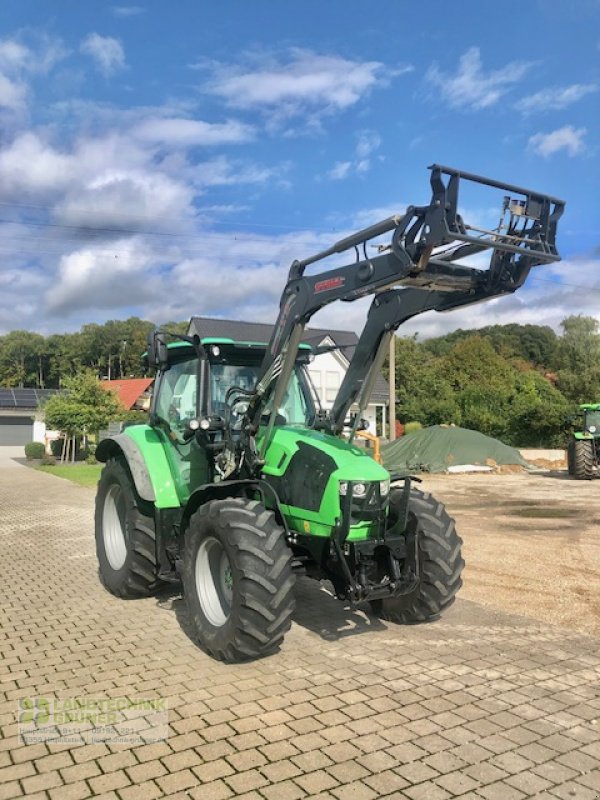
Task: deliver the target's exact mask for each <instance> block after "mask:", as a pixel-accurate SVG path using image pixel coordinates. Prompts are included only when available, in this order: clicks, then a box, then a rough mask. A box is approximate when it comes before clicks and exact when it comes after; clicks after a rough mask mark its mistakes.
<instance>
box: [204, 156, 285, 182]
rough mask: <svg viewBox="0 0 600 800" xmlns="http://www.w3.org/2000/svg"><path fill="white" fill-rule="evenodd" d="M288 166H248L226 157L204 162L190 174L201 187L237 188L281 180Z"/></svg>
mask: <svg viewBox="0 0 600 800" xmlns="http://www.w3.org/2000/svg"><path fill="white" fill-rule="evenodd" d="M285 170H286V165H285V164H284V165H282V166H280V167H263V166H260V165H258V164H246V163H243V162H239V161H233V160H230V159H228V158H227V157H226V156H219V157H218V158H214V159H211V160H210V161H204V162H201V163H200V164H196V165H195V166H194V167H192V168H190V171H189V174H190V177H191V178H192V180H193V181H194V183H195V184H196V185H198V186H200V187H208V186H235V185H237V184H244V183H265V182H266V181H268V180H272V179H281V177H282V173H283V172H285Z"/></svg>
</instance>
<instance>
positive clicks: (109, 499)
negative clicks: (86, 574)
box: [95, 459, 160, 598]
mask: <svg viewBox="0 0 600 800" xmlns="http://www.w3.org/2000/svg"><path fill="white" fill-rule="evenodd" d="M95 523H96V553H97V556H98V566H99V572H100V579H101V580H102V583H103V584H104V586H105V587H106V588H107V589H108V591H109V592H111V593H112V594H114V595H116V596H117V597H125V598H130V597H147V596H148V595H150V594H152V593H153V592H154V591H155V589H157V588H158V586H159V584H160V581H159V580H158V579H157V566H156V545H155V539H156V534H155V528H154V519H153V516H152V507H151V506H150V505H149V504H145V503H144V502H143V501H142V500H141V499H140V498H139V497H138V496H137V493H136V491H135V488H134V486H133V481H132V478H131V475H130V473H129V470H128V469H127V467H126V466H125V465H124V464H123V463H122V462H121V461H117V460H116V459H111V460H110V461H108V462H107V463H106V466H105V467H104V469H103V470H102V474H101V475H100V481H99V483H98V491H97V494H96V515H95Z"/></svg>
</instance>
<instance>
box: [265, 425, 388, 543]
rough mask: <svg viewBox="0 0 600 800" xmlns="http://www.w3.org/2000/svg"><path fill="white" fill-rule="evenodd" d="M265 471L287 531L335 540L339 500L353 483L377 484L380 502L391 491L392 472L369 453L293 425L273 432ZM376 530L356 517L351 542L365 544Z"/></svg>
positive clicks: (370, 523) (334, 437)
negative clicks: (329, 537)
mask: <svg viewBox="0 0 600 800" xmlns="http://www.w3.org/2000/svg"><path fill="white" fill-rule="evenodd" d="M262 472H263V477H264V478H265V480H266V481H267V482H268V483H269V484H271V486H272V487H273V489H275V491H276V492H277V495H278V497H279V501H280V505H281V508H282V510H283V512H284V514H285V515H286V519H287V522H288V525H289V527H290V528H292V529H293V530H296V531H298V532H299V533H304V534H311V535H316V536H330V535H331V532H332V530H333V529H334V527H335V525H336V521H337V520H339V519H340V517H341V505H340V496H341V495H342V494H345V493H346V491H347V487H348V484H349V482H350V481H352V482H353V485H356V484H357V483H363V484H365V483H366V484H370V485H373V484H376V487H375V492H376V496H377V497H378V498H379V497H380V496H381V495H380V493H381V492H383V493H384V494H383V497H385V496H387V492H388V491H389V477H390V475H389V472H388V471H387V470H386V469H384V467H382V466H381V464H378V463H377V462H376V461H375V460H374V459H373V458H371V456H370V455H369V453H368V451H367V450H365V449H364V448H361V447H356V446H354V445H351V444H348V442H345V441H343V440H342V439H338V438H337V437H336V436H331V435H330V434H326V433H321V432H319V431H313V430H310V429H307V428H301V427H294V426H291V425H289V426H288V425H284V426H281V427H277V428H274V429H273V434H272V438H271V443H270V445H269V447H268V449H267V453H266V463H265V466H264V467H263V470H262ZM344 484H345V488H344ZM353 491H354V490H353ZM372 525H373V523H372V522H370V521H368V520H367V519H365V520H361V518H360V516H358V517H356V518H355V519H354V521H353V524H352V526H351V528H350V531H349V535H348V539H349V540H354V539H364V538H365V537H367V536H368V535H369V532H370V530H371V528H372Z"/></svg>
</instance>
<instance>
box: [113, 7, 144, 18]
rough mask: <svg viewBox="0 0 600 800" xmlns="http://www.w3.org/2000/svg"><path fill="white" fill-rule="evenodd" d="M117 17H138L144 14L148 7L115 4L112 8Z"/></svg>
mask: <svg viewBox="0 0 600 800" xmlns="http://www.w3.org/2000/svg"><path fill="white" fill-rule="evenodd" d="M111 11H112V13H113V14H114V15H115V17H137V16H139V14H143V13H144V12H145V11H146V9H145V8H142V7H141V6H113V7H112V8H111Z"/></svg>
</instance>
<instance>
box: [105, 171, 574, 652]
mask: <svg viewBox="0 0 600 800" xmlns="http://www.w3.org/2000/svg"><path fill="white" fill-rule="evenodd" d="M465 182H466V183H471V184H475V185H476V186H477V187H479V188H481V187H484V188H485V189H491V190H498V189H500V190H502V191H503V192H509V193H510V194H508V195H504V197H503V200H502V206H501V221H500V223H499V224H498V226H497V227H496V228H495V229H493V230H486V229H482V228H474V227H472V226H468V225H467V224H465V222H464V220H463V218H462V216H461V215H460V214H459V211H458V197H459V186H461V185H463V184H464V183H465ZM431 190H432V193H431V200H430V202H429V203H428V204H427V205H424V206H409V208H408V209H407V210H406V212H405V213H404V214H403V215H398V216H393V217H389V218H388V219H385V220H382V221H381V222H379V223H377V224H375V225H372V226H370V227H369V228H366V229H364V230H361V231H358V232H357V233H355V234H353V235H351V236H348V237H346V238H345V239H342V240H341V241H339V242H337V243H336V244H335V245H333V247H331V248H329V249H328V250H325V251H323V252H320V253H317V254H315V255H313V256H311V257H309V258H307V259H305V260H303V261H294V262H293V264H292V265H291V268H290V271H289V275H288V281H287V284H286V286H285V288H284V290H283V294H282V297H281V302H280V310H279V315H278V318H277V320H276V322H275V325H274V328H273V333H272V335H271V338H270V341H269V342H267V343H262V344H261V343H255V342H238V341H232V340H231V339H223V338H218V339H217V338H212V339H211V338H204V339H199V338H198V337H188V336H176V335H171V334H169V333H167V332H165V331H155V332H154V334H153V335H152V336H151V338H150V341H149V346H148V353H147V359H148V363H149V365H150V366H151V367H152V368H154V369H156V371H157V375H156V381H155V389H154V395H153V399H152V406H151V410H150V417H149V423H148V424H147V425H132V426H129V427H127V428H126V429H125V430H124V431H123V433H121V434H119V435H118V436H114V437H112V438H109V439H105V440H103V441H102V442H101V443H100V445H99V447H98V450H97V453H96V455H97V457H98V459H99V460H101V461H104V462H106V466H105V468H104V470H103V472H102V476H101V478H100V482H99V484H98V493H97V499H96V547H97V554H98V560H99V567H100V577H101V579H102V581H103V583H104V585H105V586H106V588H107V589H108V590H109V591H111V592H113V594H115V595H117V596H120V597H126V598H130V597H138V596H144V595H148V594H151V593H152V592H154V591H155V589H157V587H158V586H159V585H160V584H161V583H163V582H165V581H167V582H169V581H179V580H181V581H182V583H183V592H184V596H185V600H186V604H187V608H188V612H189V617H190V620H191V622H192V624H193V627H194V629H195V631H196V634H197V637H198V640H199V641H200V643H201V645H202V646H203V647H204V648H205V649H206V650H207V651H208V652H209V653H211V654H212V655H213V656H214V657H216V658H219V659H222V660H225V661H239V660H242V659H248V658H255V657H259V656H263V655H266V654H269V653H271V652H273V651H274V650H275V649H276V648H277V647H278V646H279V645H280V643H281V641H282V639H283V636H284V634H285V632H286V631H287V630H288V628H289V627H290V622H291V617H292V613H293V609H294V582H295V579H296V576H297V575H307V576H309V577H312V578H315V579H317V580H323V579H324V580H327V581H329V582H330V583H331V584H332V585H333V589H334V591H335V594H336V596H337V597H338V598H340V599H341V600H342V601H343V602H345V603H349V604H351V605H354V604H358V603H365V602H367V603H370V605H371V609H372V610H373V612H374V613H376V614H378V615H380V616H381V617H383V618H384V619H387V620H390V621H392V622H398V623H411V622H425V621H428V620H433V619H436V618H437V617H438V616H439V615H440V613H441V612H442V611H443V610H444V609H446V608H447V607H448V606H449V605H450V604H451V603H452V602H453V600H454V598H455V596H456V593H457V592H458V590H459V588H460V586H461V572H462V568H463V563H464V562H463V560H462V557H461V540H460V539H459V537H458V535H457V533H456V530H455V527H454V521H453V520H452V518H451V517H450V516H449V515H448V513H447V512H446V510H445V508H444V506H443V505H442V503H440V502H438V501H437V500H435V499H434V498H433V497H432V496H431V495H430V494H429V493H427V492H423V491H421V490H420V489H418V488H416V487H415V486H414V485H413V481H412V480H411V478H410V477H408V476H396V475H390V474H389V472H388V471H387V470H386V469H384V467H383V466H381V465H380V464H378V463H377V462H376V461H375V460H374V459H373V458H371V457H370V455H369V454H368V453H367V451H366V450H365V449H364V448H362V447H357V446H356V444H355V443H354V439H355V436H356V434H357V432H358V431H359V430H360V429H361V428H363V427H364V421H363V413H364V409H365V408H366V406H367V404H368V401H369V397H370V394H371V390H372V388H373V385H374V383H375V380H376V378H377V375H378V373H379V370H380V367H381V363H382V361H383V359H384V356H385V354H386V353H387V351H388V348H389V344H390V340H391V338H392V336H393V335H394V332H395V330H396V329H397V328H398V327H399V326H400V325H401V324H402V323H403V322H404V321H406V320H408V319H410V318H411V317H414V316H416V315H417V314H421V313H423V312H425V311H430V310H436V311H447V310H450V309H453V308H456V307H460V306H465V305H470V304H471V303H476V302H480V301H482V300H486V299H489V298H492V297H498V296H499V295H503V294H510V293H512V292H514V291H516V290H517V289H518V288H519V287H520V286H522V285H523V283H524V281H525V279H526V278H527V275H528V273H529V271H530V269H531V268H532V267H533V266H535V265H538V264H547V263H550V262H553V261H557V260H559V255H558V253H557V250H556V246H555V238H556V227H557V223H558V220H559V218H560V216H561V214H562V211H563V207H564V204H563V203H562V202H561V201H560V200H557V199H556V198H552V197H549V196H547V195H542V194H539V193H535V192H531V191H529V190H526V189H522V188H519V187H516V186H511V185H508V184H501V183H498V182H496V181H491V180H489V179H487V178H482V177H480V176H477V175H470V174H468V173H460V172H458V171H456V170H453V169H450V168H447V167H441V166H438V165H434V166H433V167H431ZM514 195H517V196H516V197H515V196H514ZM389 233H391V234H392V236H391V241H389V242H387V243H385V244H381V243H380V242H381V239H380V237H382V236H384V235H386V234H389ZM372 240H378V246H377V250H378V254H377V255H375V256H373V257H372V258H371V257H369V256H368V255H367V249H366V248H367V243H369V242H371V241H372ZM349 250H350V251H354V252H355V255H356V258H355V260H354V261H352V262H351V263H349V264H348V263H342V265H339V259H338V258H337V256H338V254H343V253H346V252H347V251H349ZM486 255H487V256H489V259H487V258H486ZM471 257H474V258H475V266H469V265H468V262H469V260H470V258H471ZM329 259H332V261H333V262H334V263H333V266H331V267H330V268H329V269H326V271H324V272H320V273H317V274H307V272H306V270H307V268H308V267H309V266H311V265H314V264H316V263H319V262H321V261H323V260H329ZM366 295H374V298H373V301H372V304H371V307H370V310H369V313H368V316H367V320H366V324H365V327H364V330H363V332H362V334H361V336H360V338H359V341H358V344H357V346H356V349H355V351H354V354H353V356H352V358H351V360H350V363H349V366H348V370H347V372H346V375H345V377H344V379H343V381H342V384H341V386H340V388H339V391H338V394H337V397H336V399H335V401H334V403H333V407H332V408H331V409H330V410H329V411H327V412H324V411H322V410H321V409H320V408H319V407H318V405H317V404H316V403H315V395H316V393H315V392H314V391H313V389H312V387H311V385H310V381H309V378H308V373H307V370H306V364H307V363H308V361H309V359H310V357H311V350H310V348H309V347H307V346H306V345H302V344H301V340H302V336H303V332H304V328H305V326H306V324H307V323H308V321H309V320H310V318H311V317H312V316H313V314H315V313H316V312H317V311H318V310H319V309H321V308H323V307H324V306H325V305H327V304H329V303H331V302H334V301H337V300H343V301H346V302H352V301H354V300H356V299H358V298H361V297H364V296H366ZM392 483H393V485H391V484H392Z"/></svg>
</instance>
